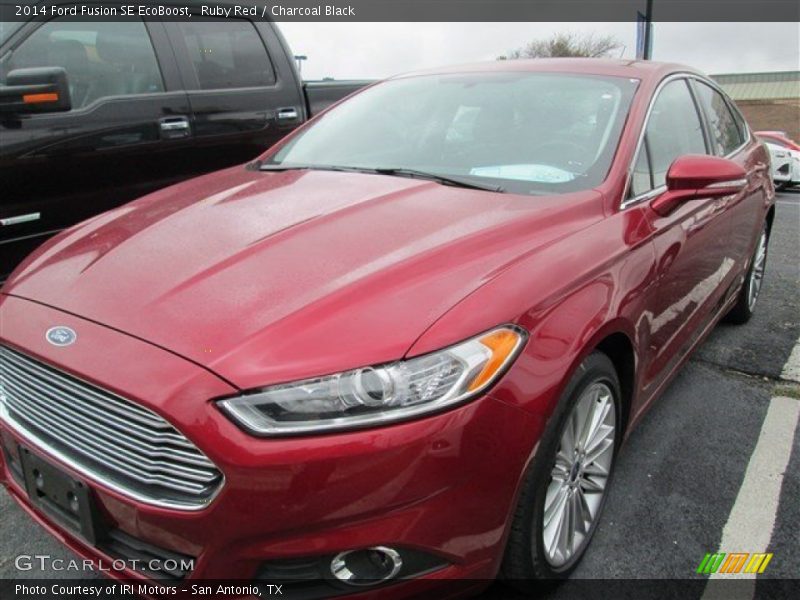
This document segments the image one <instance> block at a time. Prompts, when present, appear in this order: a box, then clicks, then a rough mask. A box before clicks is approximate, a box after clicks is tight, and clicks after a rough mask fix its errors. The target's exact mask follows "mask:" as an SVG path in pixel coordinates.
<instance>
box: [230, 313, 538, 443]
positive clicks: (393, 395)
mask: <svg viewBox="0 0 800 600" xmlns="http://www.w3.org/2000/svg"><path fill="white" fill-rule="evenodd" d="M525 338H526V333H525V332H524V331H523V330H521V329H519V328H517V327H515V326H510V325H509V326H503V327H499V328H497V329H494V330H492V331H490V332H488V333H485V334H483V335H479V336H477V337H474V338H472V339H469V340H467V341H465V342H462V343H460V344H456V345H455V346H450V347H449V348H445V349H444V350H439V351H438V352H432V353H430V354H426V355H424V356H419V357H416V358H412V359H410V360H404V361H399V362H395V363H391V364H386V365H380V366H374V367H364V368H362V369H355V370H353V371H346V372H344V373H337V374H335V375H328V376H326V377H317V378H314V379H306V380H303V381H297V382H294V383H286V384H281V385H275V386H271V387H267V388H264V389H262V390H256V391H254V392H251V393H247V394H245V395H242V396H237V397H235V398H228V399H225V400H221V401H220V402H219V405H220V406H221V407H222V409H223V410H224V411H225V412H226V413H227V414H228V415H229V416H230V417H231V418H232V419H233V420H234V421H236V422H237V423H239V424H240V425H241V426H242V427H244V428H245V429H247V430H248V431H249V432H251V433H253V434H255V435H289V434H301V433H312V432H313V433H318V432H328V431H335V430H341V429H350V428H354V427H362V426H369V425H373V426H374V425H382V424H384V423H391V422H395V421H400V420H402V419H407V418H409V417H414V416H417V415H421V414H424V413H429V412H433V411H437V410H441V409H443V408H445V407H448V406H453V405H454V404H458V403H460V402H464V401H466V400H468V399H469V398H472V397H474V396H476V395H478V394H480V393H481V392H482V391H483V390H485V389H486V388H487V387H489V386H490V385H491V384H492V383H494V382H495V381H496V380H497V379H498V377H500V375H502V373H503V372H504V371H505V369H506V368H507V367H508V366H509V365H510V364H511V362H512V361H513V360H514V359H515V358H516V356H517V355H518V354H519V351H520V349H521V348H522V345H523V343H524V341H525Z"/></svg>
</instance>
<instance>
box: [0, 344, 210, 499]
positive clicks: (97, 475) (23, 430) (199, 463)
mask: <svg viewBox="0 0 800 600" xmlns="http://www.w3.org/2000/svg"><path fill="white" fill-rule="evenodd" d="M0 418H1V419H2V420H3V421H5V422H6V423H7V424H8V425H9V426H10V427H11V428H12V429H14V430H16V431H17V433H19V434H20V435H22V436H23V437H25V438H27V439H28V440H30V441H31V442H33V443H35V444H37V445H39V446H40V447H42V448H43V449H45V450H47V451H48V452H50V453H51V454H53V455H54V456H56V457H57V458H59V459H61V460H62V461H63V462H65V463H66V464H68V465H69V466H71V467H72V468H73V469H75V470H76V471H79V472H81V473H83V474H85V475H86V476H87V477H88V478H90V479H94V480H97V481H99V482H100V483H102V484H104V485H106V486H108V487H110V488H112V489H115V490H116V491H119V492H120V493H123V494H126V495H128V496H131V497H132V498H135V499H136V500H139V501H141V502H145V503H149V504H155V505H159V506H166V507H170V508H178V509H183V510H197V509H200V508H203V507H204V506H205V505H207V504H208V503H209V502H210V501H211V499H212V498H213V497H214V495H215V494H216V492H217V491H218V490H219V488H220V487H221V485H222V474H221V473H220V472H219V470H218V469H217V468H216V467H215V466H214V464H213V463H212V462H211V461H210V460H209V459H208V458H207V457H206V456H205V455H204V454H203V453H202V452H200V450H199V449H198V448H197V447H196V446H195V445H194V444H192V442H190V441H189V440H188V439H186V437H184V436H183V435H182V434H181V433H180V432H178V431H177V430H176V429H175V428H174V427H173V426H172V425H170V424H169V423H168V422H167V421H165V420H164V419H163V418H161V417H160V416H158V415H157V414H155V413H154V412H151V411H150V410H147V409H146V408H144V407H142V406H139V405H137V404H134V403H132V402H130V401H128V400H125V399H123V398H121V397H119V396H117V395H115V394H112V393H110V392H107V391H105V390H103V389H100V388H98V387H95V386H93V385H90V384H88V383H86V382H84V381H81V380H80V379H77V378H75V377H71V376H69V375H67V374H66V373H63V372H61V371H59V370H56V369H54V368H52V367H50V366H47V365H45V364H43V363H41V362H39V361H37V360H34V359H32V358H30V357H28V356H26V355H24V354H22V353H20V352H17V351H14V350H11V349H9V348H7V347H4V346H0Z"/></svg>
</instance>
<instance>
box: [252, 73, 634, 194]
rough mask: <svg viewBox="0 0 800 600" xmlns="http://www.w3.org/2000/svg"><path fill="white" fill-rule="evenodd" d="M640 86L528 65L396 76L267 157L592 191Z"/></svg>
mask: <svg viewBox="0 0 800 600" xmlns="http://www.w3.org/2000/svg"><path fill="white" fill-rule="evenodd" d="M637 83H638V81H637V80H633V79H626V78H617V77H597V76H589V75H572V74H558V73H526V72H502V73H472V74H456V75H434V76H419V77H409V78H401V79H393V80H389V81H386V82H383V83H380V84H378V85H376V86H374V87H372V88H369V89H367V90H365V91H364V92H362V93H360V94H358V95H356V96H355V97H353V98H352V99H350V100H348V101H347V102H345V103H343V104H342V105H340V106H338V107H336V108H334V109H332V110H331V111H329V112H328V113H326V114H325V115H323V116H322V117H321V118H320V119H319V120H318V121H317V122H315V123H314V124H312V125H311V126H309V127H308V128H307V129H305V130H304V131H302V132H301V133H300V134H299V135H297V136H296V137H295V138H294V139H292V140H291V141H289V143H288V144H286V145H285V146H283V147H282V148H280V149H279V150H278V151H277V152H276V153H275V154H274V155H272V156H271V157H268V158H267V159H266V160H265V161H263V163H262V164H263V165H264V166H269V165H276V166H277V165H281V166H283V167H292V166H297V167H314V166H316V167H320V168H331V167H347V168H357V169H365V170H389V171H390V170H398V169H406V170H414V171H419V172H425V173H430V174H433V175H438V176H441V177H450V178H459V179H460V180H472V181H474V182H475V183H476V185H480V184H481V183H486V184H489V183H491V184H493V185H496V186H497V188H499V189H502V190H504V191H507V192H514V193H522V194H541V193H560V192H568V191H576V190H583V189H588V188H591V187H594V186H596V185H597V184H599V183H600V182H601V181H602V180H603V179H605V176H606V173H607V172H608V168H609V166H610V164H611V160H612V158H613V155H614V152H615V150H616V146H617V141H618V140H619V136H620V132H621V130H622V127H623V125H624V122H625V117H626V115H627V113H628V107H629V106H630V102H631V99H632V97H633V94H634V91H635V89H636V85H637Z"/></svg>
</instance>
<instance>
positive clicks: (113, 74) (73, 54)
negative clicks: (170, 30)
mask: <svg viewBox="0 0 800 600" xmlns="http://www.w3.org/2000/svg"><path fill="white" fill-rule="evenodd" d="M26 67H63V68H64V70H65V71H66V72H67V80H68V82H69V89H70V96H71V98H72V107H73V108H81V107H84V106H88V105H89V104H91V103H92V102H94V101H95V100H98V99H100V98H105V97H108V96H127V95H131V94H151V93H155V92H163V91H164V80H163V79H162V77H161V71H160V69H159V67H158V61H157V60H156V55H155V51H154V49H153V44H152V42H151V41H150V36H149V35H148V33H147V29H146V28H145V26H144V23H142V22H141V21H126V22H120V23H110V22H101V21H94V22H87V23H78V22H67V21H62V20H53V21H48V22H47V23H45V24H44V25H42V26H41V27H39V29H37V30H36V31H34V32H33V33H32V34H31V35H30V36H29V37H28V38H26V39H25V40H24V41H23V42H22V43H21V44H20V45H19V46H18V47H17V49H16V50H15V51H14V53H13V54H12V55H11V57H10V59H9V60H8V61H7V62H6V64H5V65H4V66H3V76H5V74H7V73H8V71H11V70H13V69H20V68H26Z"/></svg>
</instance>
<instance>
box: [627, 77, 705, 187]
mask: <svg viewBox="0 0 800 600" xmlns="http://www.w3.org/2000/svg"><path fill="white" fill-rule="evenodd" d="M645 153H647V154H648V155H649V156H647V155H646V154H645ZM684 154H707V150H706V143H705V138H704V136H703V125H702V122H701V121H700V116H699V115H698V113H697V108H696V106H695V103H694V100H693V99H692V96H691V94H690V93H689V88H688V86H687V84H686V81H685V80H683V79H677V80H675V81H672V82H670V83H668V84H667V85H665V86H664V87H663V88H662V90H661V92H659V94H658V97H657V98H656V100H655V102H654V104H653V109H652V110H651V111H650V117H649V120H648V122H647V129H646V130H645V135H644V143H643V144H642V147H641V148H640V150H639V156H638V157H637V159H636V163H635V166H634V174H633V179H632V181H631V188H630V189H631V195H632V196H638V195H639V194H643V193H644V192H647V191H649V190H651V189H654V188H657V187H659V186H662V185H664V184H665V183H666V177H667V171H668V170H669V166H670V165H671V164H672V162H673V161H674V160H675V159H676V158H678V157H679V156H682V155H684ZM648 158H649V164H648V160H647V159H648Z"/></svg>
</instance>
